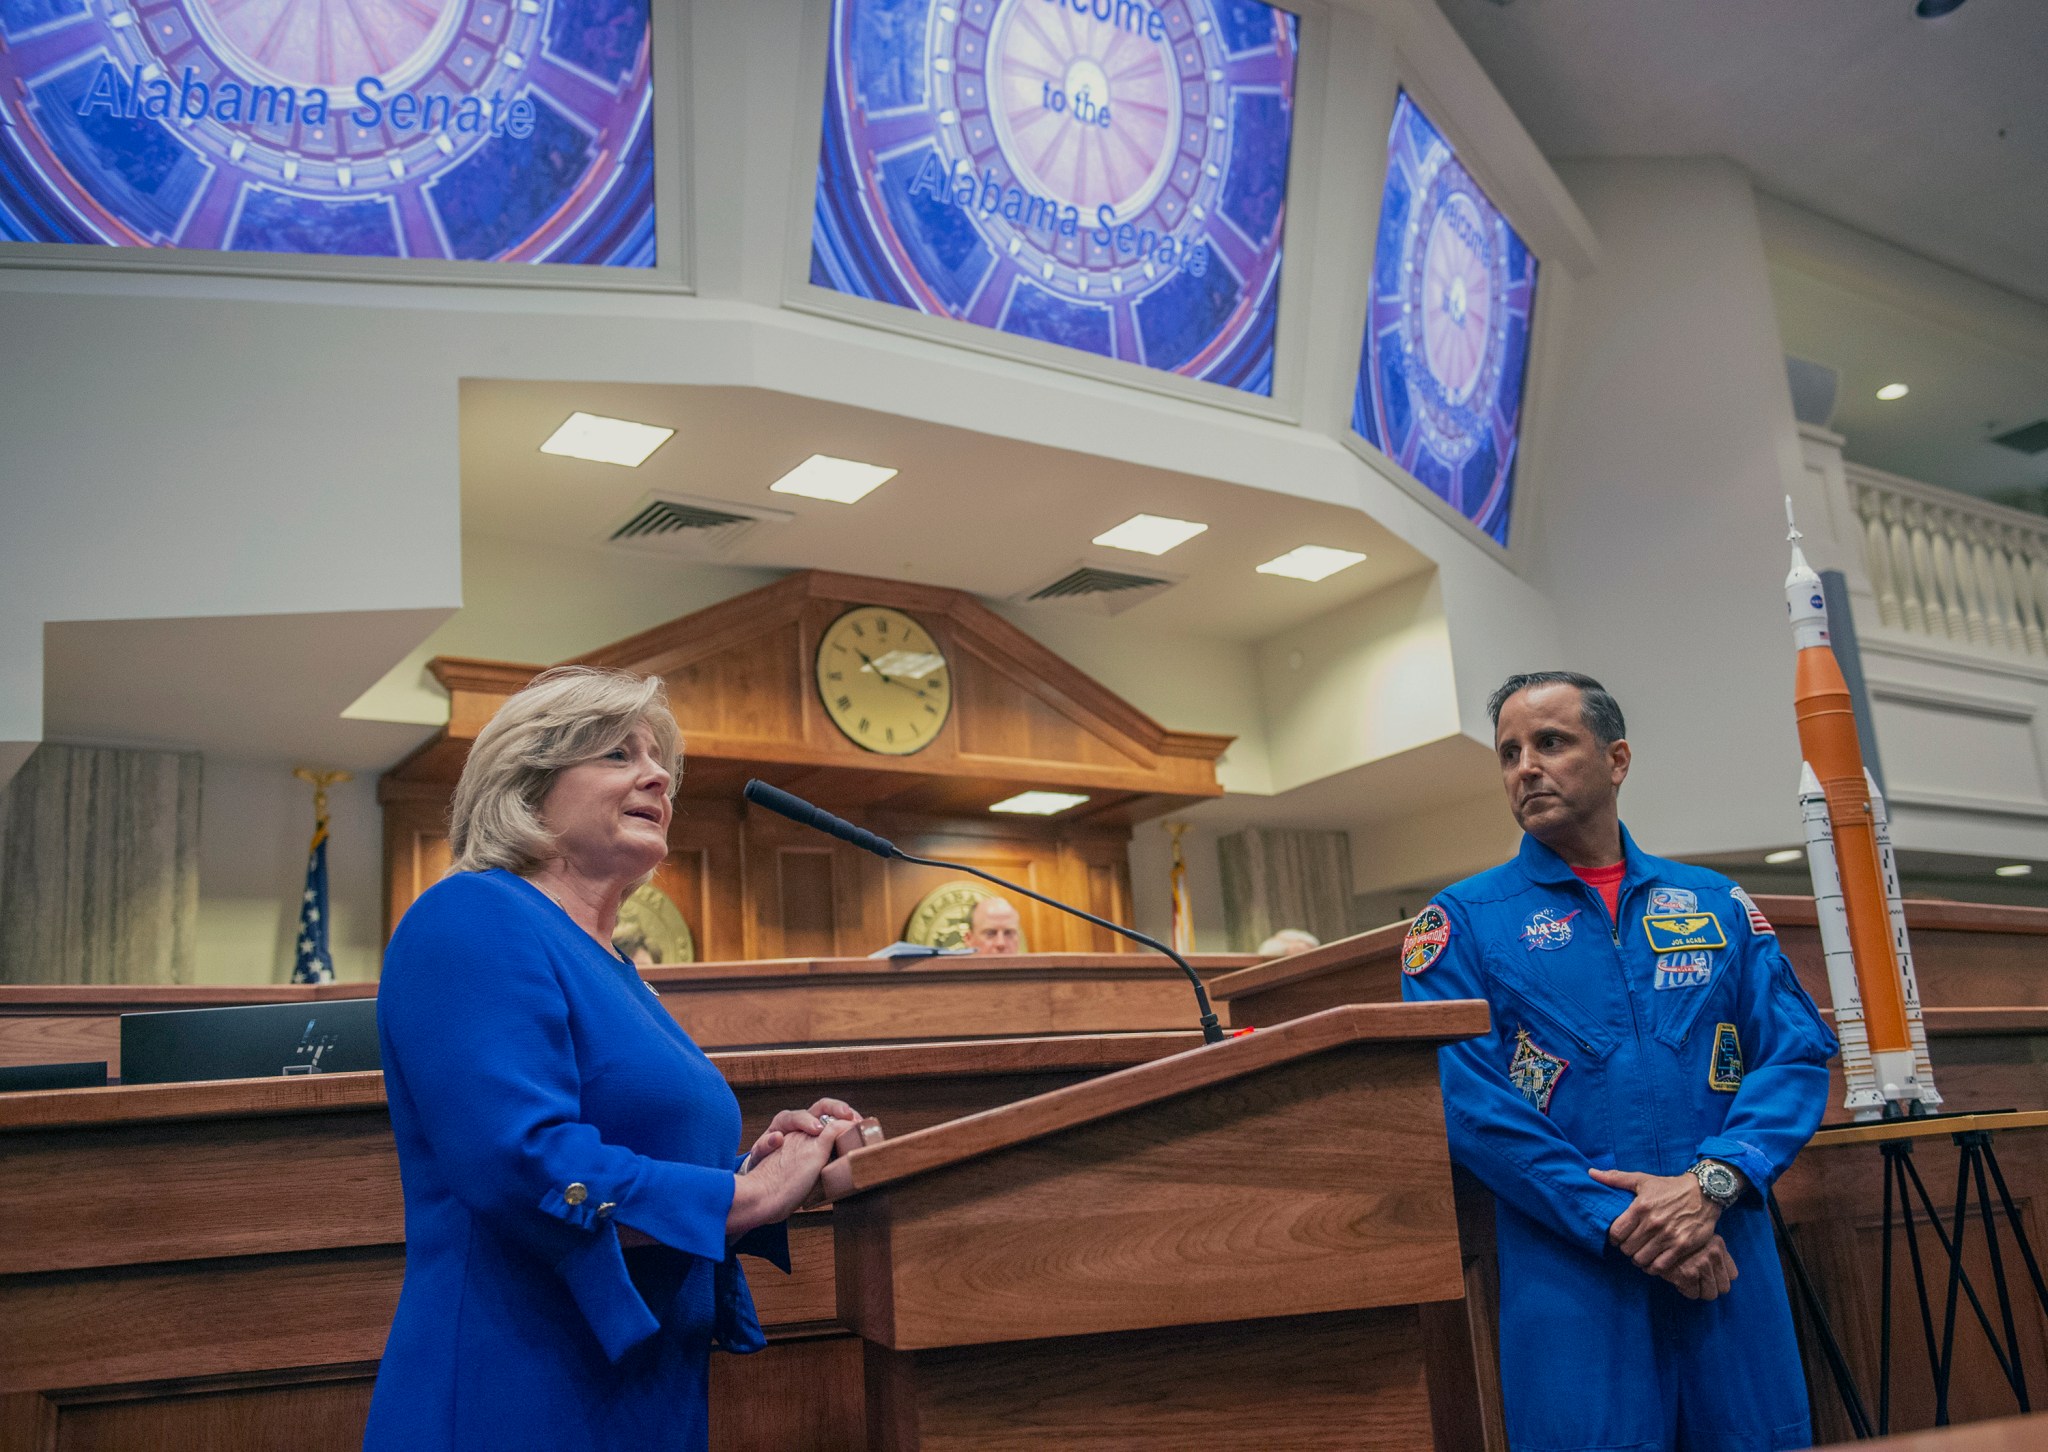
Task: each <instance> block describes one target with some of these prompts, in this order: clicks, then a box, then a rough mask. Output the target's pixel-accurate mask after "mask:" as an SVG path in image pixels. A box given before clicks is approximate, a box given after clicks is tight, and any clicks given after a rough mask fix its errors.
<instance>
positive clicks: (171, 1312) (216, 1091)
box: [0, 1034, 1199, 1452]
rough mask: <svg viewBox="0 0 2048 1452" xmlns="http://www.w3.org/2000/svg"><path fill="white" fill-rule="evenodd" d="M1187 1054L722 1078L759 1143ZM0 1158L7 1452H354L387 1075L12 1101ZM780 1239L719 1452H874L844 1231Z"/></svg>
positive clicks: (1007, 1051)
mask: <svg viewBox="0 0 2048 1452" xmlns="http://www.w3.org/2000/svg"><path fill="white" fill-rule="evenodd" d="M1198 1042H1199V1037H1198V1036H1196V1035H1192V1034H1132V1035H1117V1036H1113V1037H1094V1038H1084V1037H1074V1038H1064V1039H1054V1040H1049V1041H1030V1040H995V1041H989V1042H977V1043H966V1044H951V1045H943V1044H942V1045H918V1046H904V1047H893V1048H835V1049H823V1050H807V1049H795V1050H780V1051H775V1052H765V1053H747V1054H718V1055H714V1062H715V1063H717V1064H718V1066H719V1068H720V1070H721V1071H722V1072H723V1073H725V1074H726V1076H727V1078H728V1080H729V1082H731V1083H732V1084H733V1086H734V1090H735V1092H736V1093H737V1094H738V1095H739V1098H740V1101H741V1106H742V1112H743V1115H744V1122H745V1124H746V1126H747V1129H748V1130H749V1132H750V1133H751V1132H758V1131H759V1129H760V1128H761V1127H762V1126H763V1125H764V1124H765V1123H766V1122H767V1120H768V1118H769V1117H770V1116H771V1115H772V1114H773V1112H774V1111H775V1110H777V1109H780V1108H783V1107H787V1106H790V1105H795V1104H808V1103H809V1102H810V1101H811V1100H812V1099H814V1098H816V1097H817V1096H818V1095H819V1094H822V1093H828V1092H829V1093H837V1094H843V1095H844V1096H845V1097H847V1098H848V1099H850V1100H851V1101H852V1102H853V1103H855V1104H858V1105H860V1106H862V1107H863V1108H864V1109H868V1110H869V1111H870V1112H877V1113H879V1114H881V1115H882V1116H883V1118H884V1122H885V1123H888V1124H890V1125H892V1126H900V1127H901V1128H902V1129H903V1130H904V1131H905V1132H908V1131H909V1130H912V1129H917V1128H923V1127H926V1126H928V1125H930V1124H933V1123H937V1122H940V1121H942V1120H948V1119H954V1118H958V1117H960V1116H962V1115H966V1114H972V1113H976V1112H979V1111H982V1110H986V1109H988V1108H991V1107H993V1106H994V1105H997V1104H1001V1103H1006V1102H1009V1101H1010V1100H1012V1099H1015V1098H1018V1097H1020V1096H1027V1095H1031V1094H1036V1093H1041V1092H1044V1091H1046V1090H1050V1089H1054V1088H1058V1087H1061V1086H1063V1085H1067V1084H1072V1083H1075V1082H1077V1081H1079V1080H1081V1079H1084V1078H1087V1077H1091V1076H1093V1075H1095V1074H1099V1073H1102V1072H1105V1071H1113V1070H1116V1069H1121V1068H1126V1067H1129V1066H1130V1065H1133V1064H1139V1063H1144V1062H1147V1061H1149V1060H1151V1059H1154V1058H1158V1057H1161V1056H1164V1055H1168V1054H1172V1053H1175V1052H1178V1051H1181V1050H1183V1049H1186V1048H1190V1047H1192V1046H1194V1045H1195V1044H1196V1043H1198ZM0 1162H4V1163H5V1164H6V1166H7V1168H8V1173H7V1174H6V1175H4V1176H0V1218H4V1223H5V1224H6V1225H7V1226H8V1229H9V1233H8V1236H7V1238H6V1240H5V1241H0V1255H4V1256H5V1259H4V1260H0V1326H4V1327H5V1328H6V1330H5V1333H4V1334H0V1447H4V1448H6V1449H7V1452H15V1449H17V1448H20V1449H23V1452H54V1449H57V1448H60V1447H63V1448H72V1447H77V1448H95V1449H97V1448H109V1447H118V1448H122V1449H124V1452H125V1449H149V1448H159V1447H161V1448H165V1449H176V1452H187V1449H191V1448H202V1447H203V1448H205V1449H207V1452H273V1449H275V1448H278V1447H293V1448H301V1447H310V1448H314V1449H324V1448H328V1447H350V1448H353V1447H357V1446H360V1445H361V1439H362V1428H363V1417H364V1414H365V1412H366V1411H367V1408H368V1404H369V1389H370V1384H371V1379H372V1378H373V1377H374V1374H375V1367H374V1362H375V1359H376V1358H377V1357H378V1356H379V1355H381V1354H382V1351H383V1344H384V1337H385V1333H386V1330H387V1328H388V1326H389V1322H390V1317H391V1313H392V1310H393V1308H394V1306H395V1305H396V1303H397V1296H398V1288H399V1285H400V1282H401V1279H402V1275H403V1255H404V1247H403V1243H402V1238H403V1221H402V1216H401V1214H400V1210H401V1204H400V1199H399V1191H398V1183H397V1159H396V1154H395V1150H394V1148H393V1146H392V1143H391V1137H390V1131H389V1127H388V1122H386V1120H385V1118H384V1114H383V1076H382V1075H381V1074H333V1075H323V1076H318V1077H315V1078H306V1079H283V1078H279V1079H261V1080H240V1081H234V1082H229V1083H218V1084H191V1085H183V1084H179V1085H169V1084H167V1085H146V1086H145V1085H138V1086H133V1087H126V1088H110V1089H96V1090H65V1091H55V1092H47V1093H29V1094H16V1095H9V1096H4V1097H0ZM791 1229H792V1250H793V1254H794V1263H795V1274H794V1275H793V1276H791V1277H788V1278H784V1277H783V1276H781V1275H779V1274H777V1273H776V1272H774V1271H772V1270H769V1269H766V1268H762V1267H757V1268H755V1270H754V1271H753V1282H754V1287H755V1295H756V1300H757V1304H758V1306H759V1307H760V1311H761V1315H762V1320H763V1324H764V1325H765V1326H766V1328H767V1329H768V1332H769V1334H770V1337H771V1338H772V1339H771V1345H770V1347H769V1349H768V1350H767V1351H765V1352H763V1353H761V1354H760V1355H758V1356H754V1357H748V1358H735V1357H728V1356H723V1355H719V1356H715V1357H714V1358H713V1362H712V1365H713V1373H712V1377H713V1407H712V1445H713V1447H715V1448H718V1449H720V1452H742V1449H765V1448H773V1449H777V1452H806V1449H816V1452H841V1449H845V1452H851V1449H854V1448H858V1447H860V1446H862V1445H863V1437H862V1432H861V1426H862V1418H863V1415H864V1414H863V1403H864V1395H865V1393H864V1390H863V1381H862V1370H861V1361H860V1353H859V1343H858V1342H857V1341H855V1340H854V1339H853V1338H852V1337H851V1336H849V1335H848V1334H847V1333H846V1332H845V1331H844V1330H843V1329H842V1328H840V1327H839V1326H838V1325H837V1324H836V1321H835V1318H834V1270H833V1264H832V1254H833V1250H832V1231H831V1214H830V1211H829V1210H825V1211H818V1212H808V1213H805V1214H801V1215H799V1216H797V1217H796V1218H795V1221H794V1223H793V1224H792V1227H791ZM316 1424H317V1425H316ZM281 1429H282V1430H281ZM570 1440H573V1438H571V1439H570Z"/></svg>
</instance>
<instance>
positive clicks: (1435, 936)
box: [1401, 903, 1451, 978]
mask: <svg viewBox="0 0 2048 1452" xmlns="http://www.w3.org/2000/svg"><path fill="white" fill-rule="evenodd" d="M1450 941H1451V920H1450V919H1449V918H1447V917H1445V916H1444V910H1443V909H1442V908H1440V907H1438V906H1437V905H1436V904H1435V903H1431V904H1430V905H1429V906H1428V907H1426V908H1424V909H1423V910H1422V911H1421V912H1419V913H1417V914H1416V915H1415V921H1414V922H1412V923H1410V924H1409V925H1408V936H1407V937H1405V938H1403V939H1402V940H1401V971H1402V972H1403V973H1406V974H1407V975H1408V976H1409V977H1410V978H1413V977H1414V976H1415V975H1416V974H1418V973H1420V972H1422V971H1423V970H1424V969H1426V968H1428V967H1429V965H1430V964H1432V963H1434V962H1435V961H1436V960H1437V959H1438V958H1440V957H1441V956H1443V951H1444V947H1445V945H1446V944H1448V943H1449V942H1450Z"/></svg>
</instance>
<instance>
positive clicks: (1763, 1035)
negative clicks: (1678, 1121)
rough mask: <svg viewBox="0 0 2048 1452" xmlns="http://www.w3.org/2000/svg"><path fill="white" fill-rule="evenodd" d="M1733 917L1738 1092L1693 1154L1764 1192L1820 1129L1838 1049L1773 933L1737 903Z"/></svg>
mask: <svg viewBox="0 0 2048 1452" xmlns="http://www.w3.org/2000/svg"><path fill="white" fill-rule="evenodd" d="M1731 916H1732V917H1733V919H1734V921H1735V923H1736V924H1737V927H1736V932H1737V933H1738V934H1740V935H1741V940H1742V941H1741V943H1740V952H1739V956H1738V969H1739V971H1740V973H1741V975H1742V976H1741V978H1740V980H1739V982H1738V987H1737V996H1736V1008H1735V1014H1736V1021H1737V1024H1738V1030H1737V1031H1738V1032H1739V1033H1740V1034H1741V1036H1742V1055H1743V1072H1742V1087H1741V1088H1740V1089H1738V1090H1736V1091H1735V1102H1734V1103H1733V1104H1731V1105H1730V1106H1729V1107H1728V1118H1727V1121H1726V1122H1725V1123H1724V1124H1723V1125H1722V1126H1721V1132H1720V1133H1719V1134H1716V1135H1710V1136H1708V1137H1707V1138H1706V1139H1704V1140H1702V1141H1700V1145H1699V1150H1698V1153H1699V1155H1700V1157H1701V1158H1702V1159H1714V1160H1721V1161H1723V1162H1724V1163H1727V1164H1731V1165H1733V1166H1735V1168H1736V1169H1738V1170H1740V1171H1742V1173H1743V1174H1744V1175H1745V1176H1747V1177H1748V1179H1749V1183H1750V1185H1751V1186H1752V1187H1753V1188H1754V1189H1755V1190H1756V1192H1757V1193H1758V1194H1762V1193H1763V1192H1765V1191H1766V1190H1768V1189H1770V1187H1771V1185H1772V1184H1773V1183H1774V1182H1775V1181H1776V1180H1777V1178H1778V1176H1780V1175H1782V1174H1783V1173H1784V1172H1785V1170H1786V1168H1787V1167H1788V1166H1789V1165H1790V1164H1791V1163H1792V1160H1793V1157H1794V1156H1795V1155H1797V1154H1798V1153H1799V1151H1800V1150H1802V1149H1804V1148H1805V1147H1806V1142H1807V1141H1808V1140H1809V1139H1811V1138H1812V1137H1813V1132H1814V1130H1816V1129H1817V1128H1819V1127H1820V1120H1821V1115H1823V1114H1824V1113H1826V1112H1827V1101H1828V1060H1829V1059H1830V1058H1832V1057H1833V1056H1834V1054H1835V1053H1836V1051H1837V1049H1838V1048H1839V1047H1840V1046H1839V1045H1838V1044H1837V1043H1836V1041H1835V1036H1834V1033H1833V1032H1832V1031H1831V1030H1830V1029H1829V1028H1828V1026H1827V1022H1826V1020H1824V1019H1823V1018H1821V1016H1820V1010H1819V1009H1817V1008H1815V1007H1814V1003H1813V1000H1812V999H1811V998H1809V997H1807V994H1806V990H1805V989H1804V988H1803V987H1801V986H1800V983H1799V977H1798V975H1797V974H1796V973H1795V972H1793V969H1792V964H1791V963H1790V962H1789V961H1788V960H1787V959H1786V957H1785V951H1784V949H1782V948H1780V947H1779V946H1778V937H1777V934H1775V933H1760V932H1757V931H1756V930H1755V929H1754V928H1753V927H1752V926H1750V924H1749V922H1748V920H1747V909H1746V907H1745V905H1744V904H1743V903H1741V902H1739V901H1738V902H1736V904H1735V909H1734V912H1733V913H1732V914H1731Z"/></svg>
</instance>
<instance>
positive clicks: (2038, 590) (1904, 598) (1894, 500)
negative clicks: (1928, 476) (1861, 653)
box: [1843, 464, 2048, 660]
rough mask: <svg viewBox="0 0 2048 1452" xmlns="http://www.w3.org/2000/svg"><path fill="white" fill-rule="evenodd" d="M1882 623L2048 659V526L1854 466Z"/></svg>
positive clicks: (1853, 493) (1855, 495)
mask: <svg viewBox="0 0 2048 1452" xmlns="http://www.w3.org/2000/svg"><path fill="white" fill-rule="evenodd" d="M1843 473H1844V477H1845V479H1846V482H1847V484H1848V487H1849V498H1850V501H1851V503H1852V504H1853V505H1854V507H1855V511H1856V515H1857V517H1858V519H1859V520H1860V521H1861V523H1862V529H1863V561H1864V567H1865V568H1866V569H1867V570H1868V571H1869V573H1870V587H1871V591H1872V593H1873V594H1874V595H1875V596H1876V597H1877V612H1878V618H1879V619H1880V620H1882V621H1883V623H1884V624H1885V625H1887V626H1890V627H1891V628H1892V629H1894V630H1903V631H1906V632H1908V633H1910V634H1913V635H1925V636H1931V637H1933V638H1934V639H1937V640H1947V641H1952V642H1954V643H1956V644H1958V645H1964V646H1970V647H1974V648H1976V649H1979V650H1986V651H1997V652H2003V653H2007V654H2012V655H2020V656H2030V657H2035V658H2038V659H2043V660H2048V519H2044V518H2042V517H2040V516H2038V515H2032V514H2025V513H2022V512H2021V511H2019V510H2017V509H2007V508H2005V507H2004V506H2003V505H1998V504H1987V503H1985V502H1983V501H1982V500H1978V499H1972V498H1970V497H1969V496H1968V495H1966V494H1956V493H1952V492H1950V491H1949V490H1946V489H1937V488H1934V487H1933V486H1931V485H1927V484H1919V483H1915V482H1914V481H1913V480H1910V479H1901V478H1899V477H1898V476H1897V475H1895V474H1884V473H1880V472H1878V471H1877V470H1875V469H1865V468H1859V467H1858V466H1856V465H1853V464H1851V465H1848V466H1847V467H1846V468H1845V469H1844V470H1843Z"/></svg>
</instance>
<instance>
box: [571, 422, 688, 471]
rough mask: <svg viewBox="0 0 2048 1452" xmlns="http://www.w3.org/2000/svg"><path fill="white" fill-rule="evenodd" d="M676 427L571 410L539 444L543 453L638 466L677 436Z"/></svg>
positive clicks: (630, 467) (601, 462) (631, 467)
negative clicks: (665, 426) (544, 441)
mask: <svg viewBox="0 0 2048 1452" xmlns="http://www.w3.org/2000/svg"><path fill="white" fill-rule="evenodd" d="M675 432H676V431H675V430H674V429H664V428H656V427H655V426H654V425H653V424H644V423H634V422H633V421H632V420H631V419H624V418H606V417H605V416H604V415H603V414H601V413H572V414H570V415H569V417H568V418H567V419H566V420H565V421H564V422H563V424H562V426H561V427H560V428H558V429H556V430H555V431H554V432H553V433H551V434H549V435H548V441H547V442H546V443H544V444H542V445H541V446H540V451H541V452H542V453H543V454H562V455H565V456H567V457H568V458H571V459H588V460H590V461H591V462H592V463H594V464H623V465H625V467H627V468H628V469H637V468H639V467H640V466H641V465H642V464H644V463H646V462H647V456H648V455H649V454H651V453H653V452H654V451H655V450H656V449H658V448H660V447H661V446H662V445H663V444H665V443H667V442H668V441H669V440H670V439H672V438H674V437H675Z"/></svg>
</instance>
